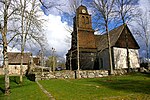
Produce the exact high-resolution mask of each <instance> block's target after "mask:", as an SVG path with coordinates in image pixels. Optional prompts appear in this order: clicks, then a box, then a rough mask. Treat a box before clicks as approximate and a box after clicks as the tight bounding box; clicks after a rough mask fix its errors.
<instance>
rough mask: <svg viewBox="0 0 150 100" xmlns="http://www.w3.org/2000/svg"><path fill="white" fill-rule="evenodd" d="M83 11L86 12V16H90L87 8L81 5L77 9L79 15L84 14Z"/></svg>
mask: <svg viewBox="0 0 150 100" xmlns="http://www.w3.org/2000/svg"><path fill="white" fill-rule="evenodd" d="M83 9H84V10H85V11H86V12H85V13H84V14H88V10H87V8H86V7H85V6H83V5H81V6H79V7H78V8H77V10H76V12H77V14H83Z"/></svg>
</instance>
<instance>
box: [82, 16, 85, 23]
mask: <svg viewBox="0 0 150 100" xmlns="http://www.w3.org/2000/svg"><path fill="white" fill-rule="evenodd" d="M82 24H85V17H84V16H82Z"/></svg>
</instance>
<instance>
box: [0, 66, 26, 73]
mask: <svg viewBox="0 0 150 100" xmlns="http://www.w3.org/2000/svg"><path fill="white" fill-rule="evenodd" d="M27 68H28V66H27V65H23V74H24V75H25V73H26V71H27ZM0 75H4V68H0ZM9 75H20V65H9Z"/></svg>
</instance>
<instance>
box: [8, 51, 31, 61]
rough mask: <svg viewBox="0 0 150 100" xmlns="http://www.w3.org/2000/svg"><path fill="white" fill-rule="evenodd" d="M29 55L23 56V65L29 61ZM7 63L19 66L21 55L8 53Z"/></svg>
mask: <svg viewBox="0 0 150 100" xmlns="http://www.w3.org/2000/svg"><path fill="white" fill-rule="evenodd" d="M31 55H32V54H31V53H24V54H23V64H28V63H29V61H30V60H31ZM8 63H9V64H20V63H21V53H16V52H8Z"/></svg>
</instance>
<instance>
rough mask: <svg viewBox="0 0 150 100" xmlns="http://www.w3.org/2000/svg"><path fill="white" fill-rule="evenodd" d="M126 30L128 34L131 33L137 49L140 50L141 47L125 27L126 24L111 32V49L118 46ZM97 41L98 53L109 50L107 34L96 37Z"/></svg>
mask: <svg viewBox="0 0 150 100" xmlns="http://www.w3.org/2000/svg"><path fill="white" fill-rule="evenodd" d="M125 27H126V28H125ZM124 29H127V32H128V33H130V35H131V37H132V39H133V41H134V43H135V45H136V46H137V48H139V45H138V44H137V42H136V40H135V39H134V37H133V35H132V34H131V32H130V30H129V28H128V26H127V25H124V24H123V25H121V26H119V27H117V28H115V29H113V30H111V31H109V36H110V44H111V47H112V46H115V45H116V42H117V41H118V39H119V37H120V36H121V34H122V33H123V31H124ZM95 39H96V46H97V49H98V51H100V50H104V49H106V48H108V42H107V33H106V34H104V35H95ZM122 41H123V40H122Z"/></svg>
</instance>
